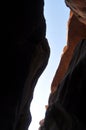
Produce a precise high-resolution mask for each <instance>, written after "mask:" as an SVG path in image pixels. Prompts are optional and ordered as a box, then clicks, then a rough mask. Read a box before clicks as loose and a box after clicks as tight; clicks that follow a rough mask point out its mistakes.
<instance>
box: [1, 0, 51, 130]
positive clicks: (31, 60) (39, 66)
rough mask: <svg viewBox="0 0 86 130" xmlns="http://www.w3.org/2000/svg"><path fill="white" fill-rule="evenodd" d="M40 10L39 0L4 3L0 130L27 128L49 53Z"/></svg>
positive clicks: (41, 10) (40, 0)
mask: <svg viewBox="0 0 86 130" xmlns="http://www.w3.org/2000/svg"><path fill="white" fill-rule="evenodd" d="M6 4H7V5H6ZM5 5H6V6H5ZM43 7H44V1H43V0H25V1H20V0H19V1H7V3H4V8H3V9H4V11H5V15H4V20H3V21H5V24H4V26H3V27H4V28H5V27H6V28H5V30H4V29H3V30H4V39H6V37H7V39H6V43H4V49H3V54H4V55H5V56H4V55H3V56H4V58H3V59H4V60H3V62H1V64H3V66H4V65H5V66H4V67H3V68H4V69H3V74H4V76H2V78H3V79H4V82H3V83H2V85H1V86H2V89H1V90H0V92H1V93H0V130H27V129H28V126H29V124H30V121H31V115H30V110H29V108H30V103H31V100H32V98H33V91H34V87H35V84H36V83H37V80H38V78H39V76H40V75H41V74H42V72H43V70H44V69H45V67H46V65H47V63H48V58H49V53H50V49H49V46H48V41H47V39H46V37H45V36H46V24H45V19H44V14H43ZM5 36H6V37H5ZM4 39H3V40H4Z"/></svg>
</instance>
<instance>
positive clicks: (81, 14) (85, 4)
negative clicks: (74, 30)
mask: <svg viewBox="0 0 86 130" xmlns="http://www.w3.org/2000/svg"><path fill="white" fill-rule="evenodd" d="M65 2H66V4H67V6H69V7H70V9H71V10H72V11H73V12H74V14H75V15H76V17H77V18H78V19H79V20H80V21H81V22H82V23H84V24H86V0H83V1H82V0H65Z"/></svg>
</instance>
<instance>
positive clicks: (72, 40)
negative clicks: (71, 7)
mask: <svg viewBox="0 0 86 130" xmlns="http://www.w3.org/2000/svg"><path fill="white" fill-rule="evenodd" d="M67 38H68V39H67V46H66V47H64V49H63V55H62V57H61V60H60V63H59V66H58V68H57V71H56V74H55V76H54V79H53V82H52V84H51V92H52V93H53V92H54V91H55V90H56V88H57V87H58V84H59V83H60V81H61V80H62V79H63V77H64V75H65V73H66V71H67V68H68V66H69V63H70V61H71V58H72V55H73V51H74V49H75V47H76V45H77V43H78V42H79V41H80V40H82V39H85V38H86V25H85V24H83V23H81V22H80V21H79V20H78V19H77V18H76V16H75V15H74V13H73V12H72V11H70V17H69V21H68V35H67Z"/></svg>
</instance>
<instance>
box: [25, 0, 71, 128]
mask: <svg viewBox="0 0 86 130" xmlns="http://www.w3.org/2000/svg"><path fill="white" fill-rule="evenodd" d="M44 16H45V19H46V27H47V28H46V37H47V39H48V42H49V46H50V58H49V62H48V65H47V67H46V69H45V70H44V72H43V73H42V75H41V77H40V78H39V80H38V83H37V85H36V87H35V90H34V95H33V100H32V103H31V108H30V110H31V115H32V122H31V124H30V127H29V129H28V130H38V128H39V121H40V120H41V119H43V118H44V116H45V111H46V109H45V105H47V104H48V97H49V94H50V87H51V83H52V80H53V77H54V74H55V72H56V69H57V67H58V64H59V61H60V58H61V54H62V50H63V47H64V46H65V45H66V35H67V21H68V17H69V8H67V7H66V5H65V2H64V1H63V0H60V2H59V3H58V0H53V1H50V0H46V1H45V5H44Z"/></svg>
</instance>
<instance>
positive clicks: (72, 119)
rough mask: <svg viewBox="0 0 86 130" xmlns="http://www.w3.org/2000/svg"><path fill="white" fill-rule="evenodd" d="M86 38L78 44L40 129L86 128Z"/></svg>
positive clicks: (85, 129)
mask: <svg viewBox="0 0 86 130" xmlns="http://www.w3.org/2000/svg"><path fill="white" fill-rule="evenodd" d="M85 92H86V40H82V41H81V42H80V43H79V44H77V46H76V48H75V51H74V54H73V57H72V60H71V62H70V65H69V67H68V69H67V72H66V74H65V76H64V77H63V79H62V81H61V82H60V84H59V86H58V89H57V90H56V91H55V92H54V93H53V94H51V96H50V100H49V106H48V109H47V111H46V114H45V119H44V121H43V122H42V123H43V124H41V125H42V126H41V127H40V130H86V119H85V117H86V102H85V99H86V93H85Z"/></svg>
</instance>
